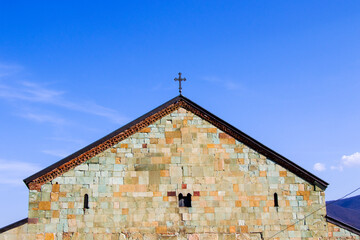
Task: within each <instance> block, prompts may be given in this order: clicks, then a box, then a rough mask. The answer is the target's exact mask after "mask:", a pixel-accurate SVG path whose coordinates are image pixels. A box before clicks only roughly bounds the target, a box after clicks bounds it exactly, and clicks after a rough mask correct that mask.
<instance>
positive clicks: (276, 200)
mask: <svg viewBox="0 0 360 240" xmlns="http://www.w3.org/2000/svg"><path fill="white" fill-rule="evenodd" d="M278 206H279V199H278V194H277V193H274V207H278Z"/></svg>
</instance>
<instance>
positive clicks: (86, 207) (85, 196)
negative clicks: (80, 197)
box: [84, 194, 89, 209]
mask: <svg viewBox="0 0 360 240" xmlns="http://www.w3.org/2000/svg"><path fill="white" fill-rule="evenodd" d="M84 209H89V195H87V194H85V195H84Z"/></svg>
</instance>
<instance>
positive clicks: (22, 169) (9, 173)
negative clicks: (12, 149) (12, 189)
mask: <svg viewBox="0 0 360 240" xmlns="http://www.w3.org/2000/svg"><path fill="white" fill-rule="evenodd" d="M40 169H41V168H40V167H39V166H38V165H35V164H32V163H27V162H19V161H10V160H4V159H0V184H11V185H22V184H23V181H22V179H24V178H26V177H28V176H29V175H32V174H34V173H36V172H37V171H39V170H40Z"/></svg>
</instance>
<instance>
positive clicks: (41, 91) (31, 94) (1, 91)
mask: <svg viewBox="0 0 360 240" xmlns="http://www.w3.org/2000/svg"><path fill="white" fill-rule="evenodd" d="M64 95H65V92H63V91H58V90H54V89H50V88H45V87H43V86H40V85H39V84H36V83H33V82H21V83H13V84H11V85H10V84H4V83H3V84H0V98H3V99H6V100H8V101H22V102H28V103H41V104H45V105H52V106H58V107H62V108H64V109H68V110H72V111H77V112H83V113H87V114H92V115H96V116H100V117H105V118H107V119H109V120H111V121H113V122H116V123H123V122H124V121H126V120H127V119H126V118H125V117H123V116H121V115H120V113H119V112H118V111H116V110H114V109H111V108H107V107H103V106H101V105H99V104H96V103H94V102H90V101H80V102H75V101H69V100H67V99H66V98H65V96H64ZM28 115H30V117H29V116H28V118H29V119H32V120H38V121H39V118H38V117H35V116H32V117H31V115H35V114H34V113H29V114H28ZM25 116H26V114H25ZM49 120H54V119H49V118H48V119H47V121H49ZM56 121H58V120H56ZM52 122H54V121H52Z"/></svg>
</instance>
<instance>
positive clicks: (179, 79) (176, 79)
mask: <svg viewBox="0 0 360 240" xmlns="http://www.w3.org/2000/svg"><path fill="white" fill-rule="evenodd" d="M178 74H179V77H178V78H174V80H175V81H179V93H180V95H181V90H182V87H181V81H186V78H181V72H179V73H178Z"/></svg>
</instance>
